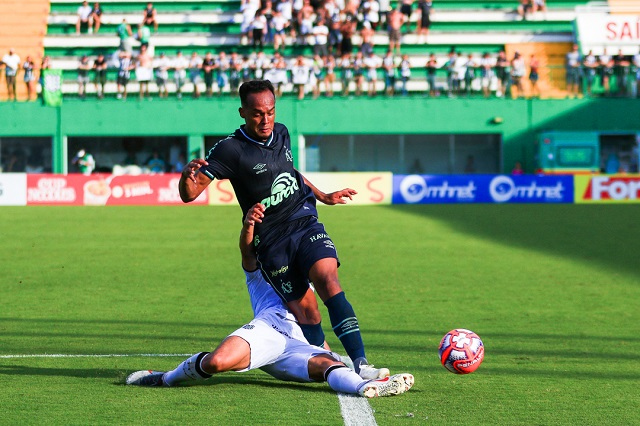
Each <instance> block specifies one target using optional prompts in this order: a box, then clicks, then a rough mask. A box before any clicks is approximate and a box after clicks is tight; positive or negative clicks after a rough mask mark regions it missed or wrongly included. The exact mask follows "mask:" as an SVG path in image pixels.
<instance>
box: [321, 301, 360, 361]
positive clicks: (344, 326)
mask: <svg viewBox="0 0 640 426" xmlns="http://www.w3.org/2000/svg"><path fill="white" fill-rule="evenodd" d="M324 304H325V306H326V307H327V309H328V310H329V318H330V319H331V326H332V327H333V332H334V333H336V336H338V339H340V342H342V346H344V349H345V350H346V351H347V355H349V358H351V360H352V361H353V360H356V359H358V358H364V357H365V355H364V343H362V336H361V335H360V326H359V325H358V318H356V313H355V312H354V311H353V307H351V304H350V303H349V302H348V301H347V298H346V297H345V295H344V292H343V291H342V292H340V293H338V294H336V295H335V296H333V297H331V298H330V299H328V300H327V301H326V302H324Z"/></svg>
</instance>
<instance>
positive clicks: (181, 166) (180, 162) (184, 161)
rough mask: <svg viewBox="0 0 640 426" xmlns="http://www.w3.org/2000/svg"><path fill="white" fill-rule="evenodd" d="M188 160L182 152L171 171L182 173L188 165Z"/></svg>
mask: <svg viewBox="0 0 640 426" xmlns="http://www.w3.org/2000/svg"><path fill="white" fill-rule="evenodd" d="M187 162H188V161H187V158H186V157H185V155H184V153H183V152H181V153H179V154H178V159H177V160H176V161H175V162H174V163H173V167H172V169H171V171H172V172H174V173H181V172H182V169H184V166H186V165H187Z"/></svg>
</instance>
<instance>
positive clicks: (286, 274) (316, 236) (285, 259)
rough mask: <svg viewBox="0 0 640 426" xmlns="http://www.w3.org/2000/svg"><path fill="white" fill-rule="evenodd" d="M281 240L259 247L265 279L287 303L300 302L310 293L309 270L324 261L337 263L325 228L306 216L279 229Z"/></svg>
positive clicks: (259, 257)
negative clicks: (328, 259)
mask: <svg viewBox="0 0 640 426" xmlns="http://www.w3.org/2000/svg"><path fill="white" fill-rule="evenodd" d="M278 233H279V237H278V238H275V239H273V240H269V241H264V242H260V243H259V244H258V246H257V247H256V251H257V255H258V256H257V257H258V265H259V267H260V269H261V270H262V275H263V276H264V277H265V279H266V280H267V282H268V283H269V284H271V287H273V289H274V290H275V291H276V293H278V295H279V296H280V298H281V299H282V300H284V301H285V302H291V301H293V300H298V299H300V298H301V297H302V296H304V295H305V293H306V292H307V290H308V289H309V270H310V269H311V267H312V266H313V265H314V264H315V263H316V262H317V261H318V260H321V259H327V258H333V259H336V260H337V259H338V252H337V251H336V248H335V246H334V245H333V241H331V238H329V235H327V233H326V231H325V229H324V225H323V224H322V223H320V222H318V219H317V218H316V217H314V216H307V217H304V218H301V219H298V220H295V221H292V222H290V223H287V224H286V225H284V226H283V227H282V229H278Z"/></svg>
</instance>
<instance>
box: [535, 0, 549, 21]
mask: <svg viewBox="0 0 640 426" xmlns="http://www.w3.org/2000/svg"><path fill="white" fill-rule="evenodd" d="M531 12H532V13H536V12H542V13H544V14H545V16H544V18H545V19H546V13H547V1H546V0H533V2H532V4H531Z"/></svg>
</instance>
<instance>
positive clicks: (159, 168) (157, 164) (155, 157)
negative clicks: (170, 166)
mask: <svg viewBox="0 0 640 426" xmlns="http://www.w3.org/2000/svg"><path fill="white" fill-rule="evenodd" d="M145 166H147V167H148V168H149V171H150V172H151V173H164V171H165V168H166V166H167V165H166V163H165V161H164V159H163V158H162V157H161V156H160V153H159V152H158V150H153V152H152V153H151V157H149V158H148V159H147V161H146V162H145Z"/></svg>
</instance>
